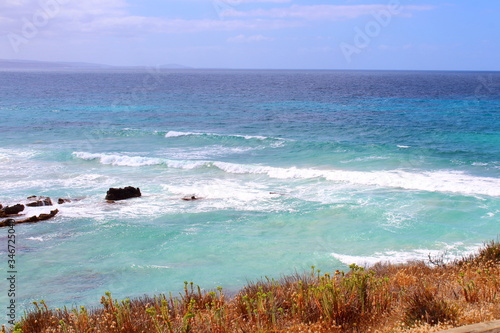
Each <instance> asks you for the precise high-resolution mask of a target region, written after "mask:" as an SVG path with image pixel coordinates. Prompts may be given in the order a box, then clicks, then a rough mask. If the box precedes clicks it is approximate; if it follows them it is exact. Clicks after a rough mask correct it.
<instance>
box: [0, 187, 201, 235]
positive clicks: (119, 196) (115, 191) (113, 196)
mask: <svg viewBox="0 0 500 333" xmlns="http://www.w3.org/2000/svg"><path fill="white" fill-rule="evenodd" d="M141 195H142V194H141V190H140V189H139V188H138V187H137V188H136V187H132V186H127V187H125V188H110V189H109V190H108V192H107V193H106V200H107V202H110V203H112V202H115V201H118V200H125V199H129V198H137V197H140V196H141ZM195 199H199V198H194V196H193V197H192V198H191V199H190V200H195ZM78 200H80V199H64V198H59V199H57V203H58V204H59V205H62V204H65V203H67V202H72V201H78ZM43 206H53V203H52V199H51V198H49V197H42V196H36V195H32V196H30V197H28V198H27V203H25V204H16V205H13V206H7V207H3V206H2V205H1V204H0V218H5V217H6V218H7V219H6V220H3V221H0V227H7V226H11V225H15V224H20V223H36V222H39V221H45V220H48V219H51V218H53V217H54V216H56V215H57V213H59V210H58V209H54V210H51V211H50V213H49V214H39V215H38V216H36V215H33V216H31V217H29V218H26V219H22V220H21V219H14V218H15V217H17V218H19V217H20V216H22V215H21V214H20V213H21V212H22V211H24V209H25V208H26V207H43Z"/></svg>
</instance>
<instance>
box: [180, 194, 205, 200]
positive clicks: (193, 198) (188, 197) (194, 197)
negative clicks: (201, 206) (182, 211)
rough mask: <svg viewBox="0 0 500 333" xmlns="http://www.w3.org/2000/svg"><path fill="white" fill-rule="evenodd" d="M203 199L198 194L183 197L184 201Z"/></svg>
mask: <svg viewBox="0 0 500 333" xmlns="http://www.w3.org/2000/svg"><path fill="white" fill-rule="evenodd" d="M200 199H202V198H201V197H197V196H196V195H188V196H185V197H183V198H182V200H184V201H193V200H200Z"/></svg>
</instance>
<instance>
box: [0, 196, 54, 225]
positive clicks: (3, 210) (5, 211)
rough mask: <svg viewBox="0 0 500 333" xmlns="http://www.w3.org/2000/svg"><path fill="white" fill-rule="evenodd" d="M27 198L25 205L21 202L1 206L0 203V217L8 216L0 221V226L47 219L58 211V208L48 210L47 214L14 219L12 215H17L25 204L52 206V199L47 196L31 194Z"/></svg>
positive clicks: (30, 205)
mask: <svg viewBox="0 0 500 333" xmlns="http://www.w3.org/2000/svg"><path fill="white" fill-rule="evenodd" d="M27 199H28V200H29V202H28V203H26V205H23V204H16V205H13V206H7V207H3V206H2V205H0V217H9V218H8V219H6V220H3V221H0V227H7V226H10V225H14V224H19V223H35V222H39V221H45V220H48V219H51V218H53V217H54V216H56V215H57V213H59V210H58V209H55V210H52V211H50V213H49V214H40V215H38V216H36V215H33V216H31V217H29V218H27V219H23V220H15V219H13V218H12V217H19V216H20V215H19V213H21V212H22V211H24V209H25V208H26V207H25V206H28V207H40V206H52V200H51V199H50V198H48V197H37V196H31V197H28V198H27Z"/></svg>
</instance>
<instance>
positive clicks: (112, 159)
mask: <svg viewBox="0 0 500 333" xmlns="http://www.w3.org/2000/svg"><path fill="white" fill-rule="evenodd" d="M73 156H75V157H77V158H80V159H83V160H89V161H91V160H98V161H99V162H100V163H101V164H106V165H116V166H131V167H139V166H150V165H165V166H167V167H169V168H178V169H194V168H198V167H201V166H204V165H206V163H207V162H204V161H176V160H167V159H162V158H155V157H143V156H128V155H115V154H94V153H85V152H74V153H73Z"/></svg>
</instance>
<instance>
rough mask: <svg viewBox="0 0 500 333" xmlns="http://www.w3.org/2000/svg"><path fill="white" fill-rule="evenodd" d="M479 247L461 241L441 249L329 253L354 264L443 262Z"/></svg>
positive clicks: (344, 261) (461, 256)
mask: <svg viewBox="0 0 500 333" xmlns="http://www.w3.org/2000/svg"><path fill="white" fill-rule="evenodd" d="M480 247H481V245H480V244H478V245H476V246H467V247H464V246H463V244H462V243H456V244H452V245H445V246H444V247H443V249H441V250H435V249H432V250H431V249H415V250H413V251H387V252H377V253H374V254H373V255H372V256H352V255H347V254H340V253H332V254H331V255H332V256H333V257H334V258H335V259H337V260H339V261H340V262H342V263H344V264H346V265H351V264H356V265H359V266H373V265H375V264H376V263H379V262H390V263H393V264H403V263H406V262H409V261H412V260H423V261H429V258H440V259H441V258H442V259H443V260H444V261H445V262H450V261H453V260H456V259H460V258H463V257H464V256H468V255H470V254H472V253H474V252H476V251H477V250H478V249H479V248H480Z"/></svg>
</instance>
